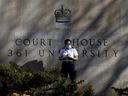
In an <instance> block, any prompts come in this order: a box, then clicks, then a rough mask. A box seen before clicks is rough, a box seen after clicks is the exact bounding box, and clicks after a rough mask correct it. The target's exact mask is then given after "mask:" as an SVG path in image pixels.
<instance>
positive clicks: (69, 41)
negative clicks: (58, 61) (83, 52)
mask: <svg viewBox="0 0 128 96" xmlns="http://www.w3.org/2000/svg"><path fill="white" fill-rule="evenodd" d="M71 43H72V41H71V40H70V39H66V40H65V41H64V44H65V47H66V48H67V49H69V48H72V46H71Z"/></svg>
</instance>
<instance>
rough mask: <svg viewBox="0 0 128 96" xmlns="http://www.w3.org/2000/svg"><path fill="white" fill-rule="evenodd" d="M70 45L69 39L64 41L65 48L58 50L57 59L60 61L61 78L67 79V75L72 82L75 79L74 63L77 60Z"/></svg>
mask: <svg viewBox="0 0 128 96" xmlns="http://www.w3.org/2000/svg"><path fill="white" fill-rule="evenodd" d="M71 43H72V42H71V40H70V39H66V40H65V41H64V44H65V46H64V48H62V49H61V50H60V53H59V59H60V60H61V61H62V68H61V76H62V77H65V78H67V77H68V75H69V77H70V80H71V81H74V80H75V78H76V71H75V66H74V61H77V60H78V52H77V50H76V49H75V48H73V47H72V45H71Z"/></svg>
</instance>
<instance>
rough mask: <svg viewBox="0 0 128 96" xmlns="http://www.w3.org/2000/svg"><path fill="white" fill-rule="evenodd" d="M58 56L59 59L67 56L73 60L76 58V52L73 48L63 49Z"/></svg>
mask: <svg viewBox="0 0 128 96" xmlns="http://www.w3.org/2000/svg"><path fill="white" fill-rule="evenodd" d="M59 56H60V57H66V56H69V57H71V58H74V56H78V52H77V50H76V49H75V48H69V49H67V48H63V49H61V50H60V53H59Z"/></svg>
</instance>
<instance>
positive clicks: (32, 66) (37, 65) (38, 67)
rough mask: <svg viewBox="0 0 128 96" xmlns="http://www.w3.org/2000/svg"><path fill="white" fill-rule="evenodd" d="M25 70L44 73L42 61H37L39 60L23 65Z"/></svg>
mask: <svg viewBox="0 0 128 96" xmlns="http://www.w3.org/2000/svg"><path fill="white" fill-rule="evenodd" d="M23 68H24V69H25V70H31V71H43V70H44V67H43V62H42V61H37V60H32V61H28V62H27V63H25V64H24V65H23Z"/></svg>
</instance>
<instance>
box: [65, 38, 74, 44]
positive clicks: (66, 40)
mask: <svg viewBox="0 0 128 96" xmlns="http://www.w3.org/2000/svg"><path fill="white" fill-rule="evenodd" d="M68 41H70V42H72V41H71V40H70V39H65V40H64V43H65V44H66V43H67V42H68Z"/></svg>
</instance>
